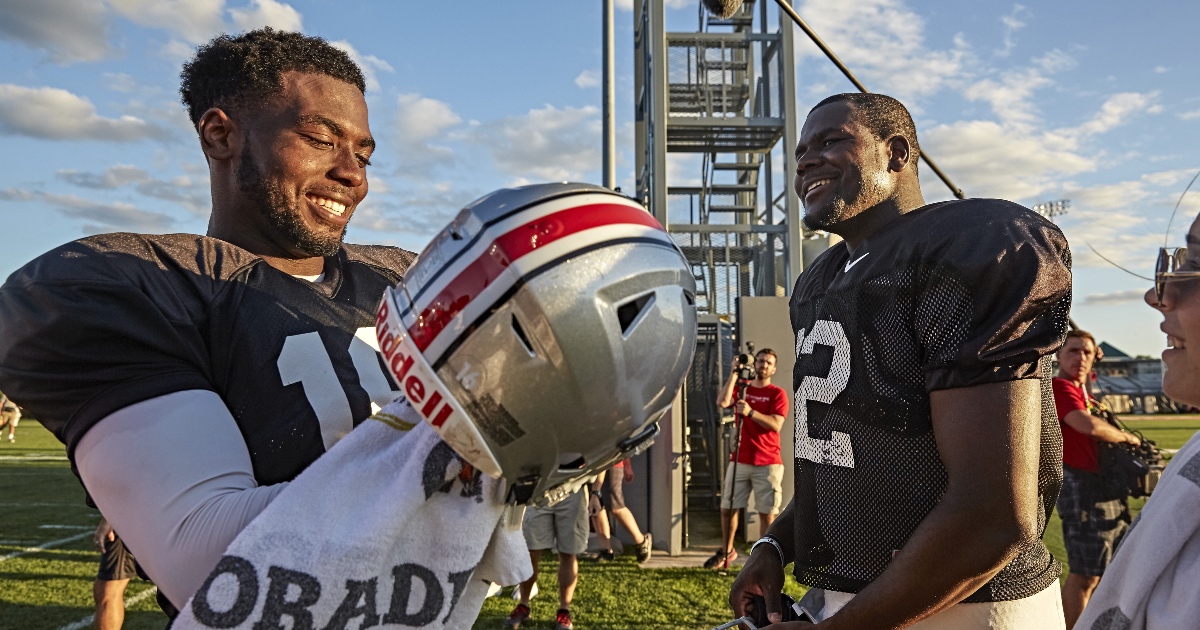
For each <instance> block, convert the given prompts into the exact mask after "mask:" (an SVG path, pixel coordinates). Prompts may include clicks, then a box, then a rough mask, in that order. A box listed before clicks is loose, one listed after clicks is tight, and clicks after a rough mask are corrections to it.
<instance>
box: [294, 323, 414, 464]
mask: <svg viewBox="0 0 1200 630" xmlns="http://www.w3.org/2000/svg"><path fill="white" fill-rule="evenodd" d="M378 351H379V343H378V342H377V341H376V340H375V327H374V326H365V327H363V328H359V329H358V330H357V331H355V334H354V338H353V339H351V340H350V347H349V348H347V352H349V353H350V360H351V361H352V362H353V363H354V370H355V371H356V372H358V383H359V385H361V386H362V388H363V389H364V390H366V392H367V395H368V396H370V397H371V411H372V412H375V411H378V407H379V406H383V405H386V404H387V403H389V402H391V401H392V400H394V399H395V398H396V397H397V396H399V395H400V392H398V391H393V390H392V386H391V384H390V383H388V380H387V377H386V376H384V374H383V368H382V367H381V366H380V364H379V359H378V358H377V355H376V353H377V352H378ZM276 365H278V366H279V377H280V379H282V380H283V384H284V385H285V386H286V385H291V384H293V383H300V384H301V386H302V387H303V388H304V397H305V398H307V399H308V404H309V405H310V406H311V407H312V410H313V413H315V414H316V415H317V422H318V423H319V424H320V425H321V441H322V442H323V443H324V444H325V450H329V448H330V447H332V446H333V445H334V443H335V442H337V441H338V440H340V439H342V438H343V437H346V434H347V433H349V432H350V429H353V428H354V414H352V413H351V412H350V401H349V399H347V397H346V390H344V389H342V382H341V380H339V379H338V376H337V372H335V371H334V370H333V361H332V360H331V359H330V358H329V353H328V352H327V351H326V350H325V344H324V343H322V341H321V335H320V333H317V332H315V331H314V332H309V333H304V334H302V335H292V336H290V337H288V338H287V339H285V340H284V341H283V349H282V350H280V352H279V360H278V361H276Z"/></svg>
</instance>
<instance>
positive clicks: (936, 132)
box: [921, 120, 1096, 200]
mask: <svg viewBox="0 0 1200 630" xmlns="http://www.w3.org/2000/svg"><path fill="white" fill-rule="evenodd" d="M921 144H922V146H923V147H926V148H928V150H929V152H930V155H932V156H934V157H935V159H936V160H937V162H938V166H940V167H942V169H943V170H945V171H946V172H947V173H948V174H949V175H950V176H951V177H952V178H953V179H954V183H955V184H956V185H958V186H959V187H960V188H962V189H963V190H964V191H965V192H966V193H967V195H968V196H970V197H999V198H1002V199H1013V200H1021V199H1033V198H1037V197H1038V196H1040V195H1042V194H1043V193H1045V192H1046V191H1049V190H1054V189H1056V188H1057V187H1058V186H1059V185H1060V182H1061V180H1062V179H1064V178H1066V177H1068V176H1071V175H1076V174H1079V173H1084V172H1088V171H1092V170H1095V168H1096V161H1095V159H1093V158H1091V157H1086V156H1084V155H1080V154H1078V153H1076V152H1075V150H1074V149H1075V147H1074V146H1073V145H1072V144H1071V143H1069V142H1067V141H1065V140H1064V139H1063V138H1061V137H1058V136H1055V135H1053V134H1046V133H1037V132H1032V131H1028V130H1025V131H1021V130H1016V129H1013V128H1012V127H1006V126H1004V125H1001V124H1000V123H997V122H993V121H988V120H967V121H959V122H954V123H950V124H945V125H938V126H936V127H933V128H931V129H928V130H926V131H925V132H924V133H922V140H921ZM922 176H923V179H924V180H925V182H926V183H925V185H924V186H923V188H924V189H925V191H926V194H930V193H931V192H932V193H934V194H931V195H930V197H936V195H937V193H939V192H942V190H943V189H942V188H941V184H940V183H938V182H936V180H935V177H936V176H934V175H933V173H931V172H930V171H928V170H923V171H922ZM934 191H937V192H934Z"/></svg>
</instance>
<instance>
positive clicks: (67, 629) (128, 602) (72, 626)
mask: <svg viewBox="0 0 1200 630" xmlns="http://www.w3.org/2000/svg"><path fill="white" fill-rule="evenodd" d="M157 592H158V587H157V586H151V587H150V588H148V589H146V590H144V591H142V592H141V593H138V594H137V595H134V596H133V597H129V598H126V599H125V609H126V610H129V608H130V607H132V606H133V605H134V604H138V603H140V602H142V601H143V600H145V599H146V598H147V597H153V596H154V594H155V593H157ZM95 619H96V615H88V616H87V617H84V618H83V619H80V620H79V621H76V622H74V623H69V624H67V625H65V626H63V627H61V628H59V629H58V630H79V629H80V628H87V627H88V626H91V625H92V621H94V620H95Z"/></svg>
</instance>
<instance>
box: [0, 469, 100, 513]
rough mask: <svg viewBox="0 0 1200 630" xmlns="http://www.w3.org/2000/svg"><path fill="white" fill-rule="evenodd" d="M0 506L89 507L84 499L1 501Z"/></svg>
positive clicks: (0, 474)
mask: <svg viewBox="0 0 1200 630" xmlns="http://www.w3.org/2000/svg"><path fill="white" fill-rule="evenodd" d="M0 476H3V473H0ZM0 507H11V508H23V507H79V508H86V507H87V504H86V503H84V502H83V501H80V502H78V503H17V502H9V503H0ZM88 509H91V508H88Z"/></svg>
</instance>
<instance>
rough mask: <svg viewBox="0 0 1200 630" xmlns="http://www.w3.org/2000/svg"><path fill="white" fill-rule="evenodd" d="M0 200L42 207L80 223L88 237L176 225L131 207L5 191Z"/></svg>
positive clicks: (159, 230)
mask: <svg viewBox="0 0 1200 630" xmlns="http://www.w3.org/2000/svg"><path fill="white" fill-rule="evenodd" d="M0 200H5V201H37V202H40V203H45V204H47V205H50V206H52V207H53V208H54V209H55V210H57V211H58V212H60V213H62V214H63V215H66V216H68V217H72V218H76V219H83V220H84V221H85V223H84V224H83V226H82V227H83V231H84V232H86V233H89V234H97V233H100V232H120V231H131V232H149V233H162V232H165V231H167V230H169V229H171V228H172V227H173V226H174V225H175V223H176V221H175V219H174V218H173V217H170V216H168V215H165V214H163V213H161V212H150V211H147V210H141V209H139V208H137V207H136V206H134V205H133V204H129V203H124V202H115V203H100V202H96V201H92V200H90V199H83V198H81V197H76V196H75V195H60V194H53V193H46V192H41V191H30V190H25V189H21V188H8V189H5V190H0Z"/></svg>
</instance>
